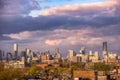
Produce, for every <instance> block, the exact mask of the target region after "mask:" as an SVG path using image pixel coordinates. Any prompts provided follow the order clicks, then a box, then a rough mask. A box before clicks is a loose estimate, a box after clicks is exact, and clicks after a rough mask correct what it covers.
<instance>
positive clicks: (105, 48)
mask: <svg viewBox="0 0 120 80" xmlns="http://www.w3.org/2000/svg"><path fill="white" fill-rule="evenodd" d="M103 51H107V42H103Z"/></svg>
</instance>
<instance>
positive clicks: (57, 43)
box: [45, 40, 61, 46]
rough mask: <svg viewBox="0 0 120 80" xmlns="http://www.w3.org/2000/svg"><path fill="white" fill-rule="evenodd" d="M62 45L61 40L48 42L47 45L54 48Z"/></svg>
mask: <svg viewBox="0 0 120 80" xmlns="http://www.w3.org/2000/svg"><path fill="white" fill-rule="evenodd" d="M60 43H61V40H46V41H45V44H47V45H50V46H54V45H59V44H60Z"/></svg>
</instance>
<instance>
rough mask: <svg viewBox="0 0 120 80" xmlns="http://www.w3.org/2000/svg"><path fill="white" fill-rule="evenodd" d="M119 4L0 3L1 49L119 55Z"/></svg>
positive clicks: (109, 0) (107, 0)
mask: <svg viewBox="0 0 120 80" xmlns="http://www.w3.org/2000/svg"><path fill="white" fill-rule="evenodd" d="M119 25H120V1H119V0H85V1H82V0H62V1H60V0H26V1H21V0H12V1H10V0H1V1H0V45H1V46H0V49H1V50H5V51H8V52H9V51H12V47H11V46H12V45H13V44H14V43H17V44H19V46H20V47H19V48H20V50H23V49H24V48H29V49H31V50H34V51H39V50H42V51H45V50H48V49H49V50H51V51H54V49H55V48H60V50H62V52H63V53H66V52H67V51H68V50H69V49H73V50H75V51H79V50H80V48H81V47H86V48H87V49H88V50H97V51H101V50H102V43H103V42H104V41H107V42H108V51H112V52H116V53H117V54H120V43H119V41H120V26H119Z"/></svg>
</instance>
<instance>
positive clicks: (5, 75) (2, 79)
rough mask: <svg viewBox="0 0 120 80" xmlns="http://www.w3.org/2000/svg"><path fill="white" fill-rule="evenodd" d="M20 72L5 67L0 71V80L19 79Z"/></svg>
mask: <svg viewBox="0 0 120 80" xmlns="http://www.w3.org/2000/svg"><path fill="white" fill-rule="evenodd" d="M21 76H22V73H21V71H19V70H17V69H6V70H3V71H1V72H0V80H15V79H16V80H21V79H22V78H21Z"/></svg>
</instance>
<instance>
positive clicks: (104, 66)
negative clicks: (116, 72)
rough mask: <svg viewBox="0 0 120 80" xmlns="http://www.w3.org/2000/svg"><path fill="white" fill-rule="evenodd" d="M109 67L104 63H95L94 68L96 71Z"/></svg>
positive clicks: (105, 69) (108, 68)
mask: <svg viewBox="0 0 120 80" xmlns="http://www.w3.org/2000/svg"><path fill="white" fill-rule="evenodd" d="M110 69H111V67H110V65H108V64H105V63H95V64H94V70H97V71H109V70H110Z"/></svg>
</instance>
